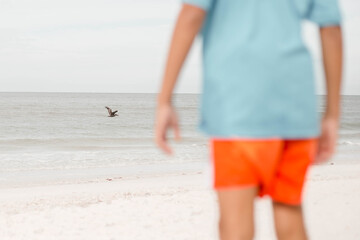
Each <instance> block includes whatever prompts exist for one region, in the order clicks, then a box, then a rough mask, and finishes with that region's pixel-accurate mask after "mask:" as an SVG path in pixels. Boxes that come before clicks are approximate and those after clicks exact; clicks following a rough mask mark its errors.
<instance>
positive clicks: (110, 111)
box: [105, 107, 119, 117]
mask: <svg viewBox="0 0 360 240" xmlns="http://www.w3.org/2000/svg"><path fill="white" fill-rule="evenodd" d="M105 108H106V109H107V110H108V112H109V117H115V116H119V115H117V114H116V113H117V110H116V111H114V112H113V111H112V110H111V108H109V107H105Z"/></svg>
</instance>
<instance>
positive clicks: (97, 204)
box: [0, 164, 360, 240]
mask: <svg viewBox="0 0 360 240" xmlns="http://www.w3.org/2000/svg"><path fill="white" fill-rule="evenodd" d="M205 175H206V174H204V173H188V174H181V175H167V176H166V175H161V176H151V177H149V176H148V177H143V178H133V179H130V178H129V179H115V180H112V181H107V180H103V181H99V182H93V183H86V184H71V185H70V184H68V185H51V186H39V187H27V188H9V189H0V239H1V240H7V239H26V240H32V239H36V240H38V239H39V240H41V239H46V240H51V239H67V240H68V239H76V240H80V239H86V240H89V239H96V240H102V239H104V240H110V239H125V240H128V239H129V240H137V239H155V240H162V239H166V240H168V239H171V240H175V239H181V240H185V239H189V240H190V239H199V240H205V239H209V240H211V239H217V208H216V197H215V195H214V193H213V192H212V190H211V189H209V187H208V186H207V184H206V180H205V178H206V177H205ZM308 179H309V181H308V183H307V187H306V189H305V207H304V210H305V214H306V224H307V226H308V230H309V235H310V239H320V240H322V239H326V240H332V239H334V240H338V239H344V240H356V239H360V165H354V164H353V165H325V166H314V167H313V168H312V170H311V171H310V174H309V175H308ZM270 206H271V204H270V201H269V199H266V198H265V199H262V200H258V201H257V203H256V239H261V240H267V239H269V240H270V239H275V235H274V231H273V229H272V226H273V223H272V213H271V210H270Z"/></svg>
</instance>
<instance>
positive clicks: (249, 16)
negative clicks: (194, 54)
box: [182, 0, 341, 138]
mask: <svg viewBox="0 0 360 240" xmlns="http://www.w3.org/2000/svg"><path fill="white" fill-rule="evenodd" d="M182 1H183V2H184V3H187V4H191V5H195V6H197V7H200V8H202V9H204V10H205V11H207V15H206V21H205V23H204V26H203V29H202V32H201V33H202V34H201V35H202V37H203V78H204V79H203V94H202V97H201V118H200V119H201V121H200V124H199V128H200V129H201V130H202V131H203V132H205V133H206V134H207V135H208V136H212V137H244V138H273V137H280V138H310V137H317V136H318V135H319V134H320V116H319V115H318V113H317V98H316V94H315V81H314V72H313V63H312V59H311V56H310V53H309V51H308V49H307V48H306V46H305V45H304V42H303V40H302V35H301V21H302V20H303V19H308V20H310V21H312V22H314V23H316V24H318V25H319V26H328V25H339V24H340V20H341V16H340V12H339V8H338V2H337V0H182Z"/></svg>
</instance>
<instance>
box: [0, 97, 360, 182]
mask: <svg viewBox="0 0 360 240" xmlns="http://www.w3.org/2000/svg"><path fill="white" fill-rule="evenodd" d="M318 98H319V106H318V109H319V112H322V111H323V109H324V96H318ZM155 103H156V95H155V94H140V93H139V94H133V93H131V94H130V93H128V94H125V93H0V164H1V168H0V187H16V186H24V185H36V184H44V183H46V184H50V183H59V182H61V183H71V182H87V181H93V180H99V179H100V180H101V179H111V178H120V177H139V176H144V175H156V174H169V173H184V174H185V173H187V172H190V171H191V172H193V171H201V170H202V169H203V168H204V166H206V164H207V162H208V152H207V139H206V138H205V136H203V135H202V134H201V133H200V132H199V131H198V130H197V123H198V106H199V95H197V94H177V95H176V98H175V105H176V106H177V109H178V113H179V118H180V124H181V135H182V141H181V142H179V143H177V142H173V141H171V144H172V146H173V147H174V150H175V154H174V156H171V157H169V156H165V155H164V154H162V153H161V152H160V151H159V150H158V149H157V148H156V146H155V144H154V141H153V138H154V132H153V126H154V117H155ZM105 106H109V107H110V108H112V109H113V110H118V115H119V116H117V117H113V118H110V117H108V113H107V110H106V109H105ZM359 106H360V96H343V97H342V116H341V126H340V131H339V139H338V142H337V153H336V154H335V156H334V157H333V159H332V160H331V163H332V164H356V163H357V162H358V159H357V158H358V157H359V154H360V107H359ZM170 135H171V133H170ZM328 164H330V163H328Z"/></svg>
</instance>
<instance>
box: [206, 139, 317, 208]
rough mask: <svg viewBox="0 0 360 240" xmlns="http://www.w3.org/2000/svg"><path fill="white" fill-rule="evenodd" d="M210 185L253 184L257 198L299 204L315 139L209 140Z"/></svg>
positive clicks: (313, 156) (221, 187)
mask: <svg viewBox="0 0 360 240" xmlns="http://www.w3.org/2000/svg"><path fill="white" fill-rule="evenodd" d="M210 144H211V158H212V164H213V172H214V188H215V189H216V190H224V189H230V188H237V187H245V186H257V187H258V188H259V192H258V195H259V196H260V197H262V196H264V195H269V196H270V197H271V198H272V200H273V201H275V202H281V203H285V204H290V205H298V204H301V199H302V198H301V195H302V189H303V185H304V180H305V176H306V172H307V169H308V167H309V165H310V164H311V163H312V162H313V160H314V158H315V154H316V150H317V144H318V139H317V138H309V139H211V140H210Z"/></svg>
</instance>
